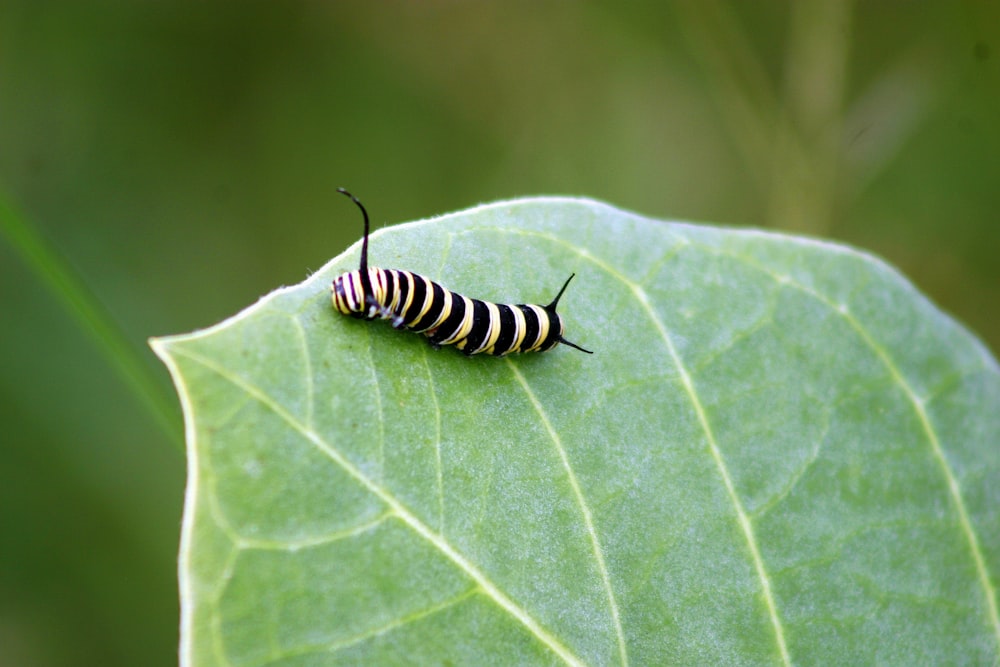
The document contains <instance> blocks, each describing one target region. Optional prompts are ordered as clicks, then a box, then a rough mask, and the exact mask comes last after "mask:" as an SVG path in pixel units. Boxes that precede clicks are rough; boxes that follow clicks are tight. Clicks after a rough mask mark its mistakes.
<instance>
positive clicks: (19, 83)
mask: <svg viewBox="0 0 1000 667" xmlns="http://www.w3.org/2000/svg"><path fill="white" fill-rule="evenodd" d="M340 185H343V186H346V187H348V188H350V189H351V190H352V191H354V192H355V193H356V194H357V195H359V196H360V197H361V198H362V200H363V201H364V202H366V204H367V206H368V208H369V210H370V211H371V213H372V214H373V218H374V219H375V221H376V223H377V224H382V223H385V222H390V221H391V222H399V221H404V220H414V219H419V218H422V217H426V216H429V215H432V214H437V213H443V212H448V211H453V210H457V209H461V208H465V207H468V206H470V205H473V204H476V203H479V202H485V201H490V200H495V199H499V198H509V197H516V196H522V195H532V194H579V195H587V196H591V197H596V198H599V199H603V200H606V201H608V202H610V203H612V204H615V205H618V206H621V207H623V208H628V209H632V210H635V211H638V212H641V213H645V214H648V215H651V216H655V217H660V218H669V219H690V220H698V221H710V222H719V223H725V224H732V225H753V226H763V227H771V228H776V229H784V230H790V231H793V232H796V233H804V234H810V235H815V236H820V237H824V238H831V239H836V240H840V241H845V242H848V243H851V244H853V245H856V246H859V247H861V248H865V249H868V250H871V251H873V252H875V253H877V254H879V255H881V256H883V257H885V258H886V259H888V260H889V261H890V262H892V263H893V264H895V265H896V266H898V267H899V268H900V269H901V270H902V271H903V272H904V273H906V274H907V275H908V276H909V277H910V278H911V279H912V280H913V281H914V282H915V283H916V284H917V285H918V286H919V287H920V288H921V289H922V290H923V291H924V292H925V293H927V294H928V295H929V296H930V297H931V298H932V299H934V300H935V301H936V302H937V303H938V304H940V305H941V306H942V307H943V308H944V309H945V310H947V311H949V312H951V313H953V314H955V315H956V316H957V317H958V318H959V319H961V320H963V321H964V322H965V323H967V324H968V325H969V326H970V327H971V328H972V329H973V330H975V331H976V332H977V333H978V334H979V335H980V336H981V337H982V338H983V339H984V340H985V341H986V342H987V344H988V345H989V346H990V347H991V349H993V350H994V351H996V350H998V349H1000V309H998V299H997V289H998V287H1000V262H998V261H997V252H998V250H1000V225H998V224H997V223H998V212H1000V3H997V2H951V1H945V0H939V1H936V2H895V3H892V2H879V3H866V4H852V3H848V2H839V1H825V0H817V1H815V2H803V3H794V2H732V3H717V2H698V1H692V2H684V3H670V2H658V3H646V4H639V3H616V2H572V3H571V2H548V1H544V2H515V3H511V2H507V3H499V2H497V3H485V2H460V1H458V0H454V1H439V2H414V1H412V0H410V1H406V2H321V1H319V0H315V1H312V2H285V3H278V2H272V1H266V2H265V1H259V0H258V1H242V2H235V1H234V2H206V1H203V0H199V1H197V2H195V1H191V2H177V1H174V2H125V1H118V2H109V1H96V2H69V1H62V2H37V1H32V0H25V1H20V2H10V1H0V198H3V199H6V201H7V204H8V206H10V207H11V210H12V211H14V212H15V213H12V212H11V210H8V211H7V212H6V213H4V214H3V223H2V225H0V230H2V232H3V233H2V235H0V299H2V301H0V307H2V310H0V336H2V339H0V341H2V345H0V364H2V392H3V395H2V397H0V399H2V400H0V419H2V425H3V426H2V433H3V435H2V442H3V445H2V458H0V518H2V524H0V665H2V666H3V667H7V666H10V665H33V666H42V667H45V666H49V665H137V664H143V665H169V664H173V663H175V661H176V643H177V615H178V602H177V593H176V580H175V577H176V574H175V571H176V565H175V558H176V550H177V541H178V532H179V522H180V513H181V504H182V494H183V484H184V461H183V453H182V452H181V450H180V449H179V443H180V439H181V423H180V419H179V411H178V410H177V407H176V400H175V398H174V395H173V390H172V388H171V387H170V385H169V381H168V378H167V375H166V372H165V370H164V369H162V368H161V367H160V365H159V364H158V362H157V361H156V360H155V359H154V358H153V356H152V354H151V353H150V352H149V351H148V349H147V348H146V347H145V340H146V339H147V338H148V337H149V336H152V335H159V334H168V333H178V332H184V331H188V330H191V329H195V328H199V327H205V326H208V325H210V324H213V323H215V322H217V321H218V320H220V319H222V318H224V317H226V316H228V315H231V314H233V313H235V312H237V311H238V310H240V309H242V308H243V307H245V306H247V305H249V304H251V303H252V302H254V301H255V300H256V299H257V298H258V297H259V296H261V295H263V294H265V293H267V292H268V291H270V290H272V289H273V288H275V287H277V286H279V285H284V284H292V283H296V282H298V281H300V280H302V279H303V278H305V277H306V276H307V275H308V273H309V272H310V271H313V270H315V269H317V268H319V267H320V266H321V265H323V264H324V263H325V262H326V261H327V260H328V259H329V258H331V257H332V256H334V255H335V254H337V253H339V252H340V251H342V250H343V249H344V248H345V247H346V246H347V245H348V244H349V243H350V242H352V241H354V240H356V239H357V238H358V237H359V235H360V231H361V230H360V221H359V218H358V215H357V211H356V210H355V209H354V208H353V207H352V206H351V205H350V204H349V203H348V202H346V201H344V200H343V198H341V197H339V196H337V195H336V193H335V191H334V189H335V187H336V186H340ZM607 242H608V243H614V242H615V239H614V238H608V239H607ZM38 243H41V245H38ZM377 255H378V253H377V250H376V251H375V257H374V258H373V261H374V262H375V263H376V264H377V263H378V257H377ZM60 267H63V268H62V269H60ZM404 268H405V267H404ZM63 269H64V270H65V273H63V272H62V271H63ZM57 284H59V285H63V287H62V288H59V289H62V290H63V292H62V294H63V296H59V295H58V294H57V292H58V290H54V289H53V286H54V285H57ZM65 285H70V286H72V285H76V286H77V287H78V288H83V290H84V291H83V292H81V294H83V296H82V297H81V296H80V294H77V295H76V296H73V293H72V289H73V288H72V287H70V288H66V287H65ZM66 289H70V294H69V296H66V294H67V293H66V292H65V290H66ZM87 295H89V296H87ZM81 298H83V299H84V301H83V302H81V301H79V299H81ZM74 299H75V301H74ZM88 300H89V301H88ZM91 301H92V303H93V305H94V306H95V309H94V310H92V311H90V310H87V309H86V307H84V312H85V313H89V315H86V316H85V317H84V318H83V319H81V315H79V311H78V310H74V308H73V307H72V306H71V305H70V304H72V303H77V304H79V303H84V304H86V303H89V302H91ZM88 317H89V318H90V319H89V320H88V319H87V318H88ZM85 322H89V324H85ZM101 322H104V323H107V324H111V325H113V327H115V329H114V330H113V331H118V332H119V333H118V334H117V336H119V337H120V341H119V342H118V343H116V342H115V341H116V340H118V339H116V338H115V336H116V334H114V333H110V334H109V333H104V334H100V333H98V334H95V333H94V331H95V329H94V327H95V326H96V327H98V328H99V327H100V326H101V324H100V323H101ZM95 323H96V324H95ZM100 341H104V347H102V344H101V343H100ZM109 341H110V342H109ZM108 345H110V346H111V347H112V348H114V347H115V346H116V345H117V352H115V351H113V350H112V352H110V353H109V351H108ZM123 349H124V350H126V352H127V353H128V354H131V355H133V356H132V357H129V356H128V354H125V355H124V356H123V352H122V350H123ZM113 358H114V359H118V360H119V361H118V363H113V362H112V361H111V359H113ZM128 358H134V359H137V360H138V361H137V362H136V363H135V364H133V365H131V366H129V365H128V363H124V364H123V362H122V360H123V359H125V360H126V361H127V359H128ZM129 377H131V378H132V379H131V380H129V379H128V378H129ZM136 387H139V388H140V389H143V390H145V392H146V393H147V395H148V396H147V397H146V398H143V394H142V391H137V389H136ZM149 397H152V398H149Z"/></svg>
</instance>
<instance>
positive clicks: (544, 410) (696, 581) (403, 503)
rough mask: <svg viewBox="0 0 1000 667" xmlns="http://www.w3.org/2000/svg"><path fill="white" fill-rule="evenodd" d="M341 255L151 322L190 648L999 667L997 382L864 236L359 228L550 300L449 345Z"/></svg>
mask: <svg viewBox="0 0 1000 667" xmlns="http://www.w3.org/2000/svg"><path fill="white" fill-rule="evenodd" d="M358 250H359V248H357V247H355V248H353V249H351V250H350V251H349V252H347V253H345V254H344V255H342V256H340V257H338V258H336V259H334V260H333V261H332V262H331V263H330V264H328V265H327V266H326V267H324V268H323V269H322V270H321V271H319V272H317V273H316V274H315V275H313V276H312V277H310V278H309V279H308V280H306V281H305V282H303V283H302V284H300V285H297V286H294V287H291V288H283V289H280V290H278V291H276V292H274V293H272V294H270V295H268V296H267V297H265V298H263V299H262V300H261V301H260V302H258V303H257V304H255V305H254V306H252V307H250V308H248V309H247V310H246V311H244V312H242V313H240V314H238V315H236V316H235V317H233V318H231V319H229V320H226V321H225V322H222V323H220V324H219V325H217V326H215V327H213V328H211V329H208V330H206V331H201V332H196V333H193V334H189V335H183V336H176V337H169V338H162V339H157V340H155V341H154V342H153V346H154V348H155V349H156V351H157V353H158V354H159V355H160V356H161V357H162V358H163V359H164V361H165V362H166V363H167V364H168V366H169V367H170V369H171V372H172V374H173V377H174V380H175V383H176V385H177V387H178V391H179V394H180V396H181V400H182V403H183V406H184V411H185V415H186V419H187V422H186V423H187V441H188V461H189V480H188V490H187V502H186V508H185V521H184V530H183V539H182V547H181V556H180V579H181V596H182V642H181V643H182V647H181V648H182V650H181V656H182V662H183V663H184V664H186V665H239V666H242V665H252V666H260V665H328V664H395V663H411V664H430V663H434V664H477V665H482V664H498V665H501V664H588V665H614V664H627V663H631V664H634V665H649V664H670V663H680V664H791V663H802V664H805V663H815V664H831V663H859V662H860V663H869V664H870V663H880V664H888V663H897V664H914V663H923V664H928V663H941V662H949V663H950V662H960V663H968V664H990V663H994V662H996V661H997V660H998V659H1000V648H998V647H1000V621H998V615H997V590H996V589H997V573H998V572H1000V510H998V508H1000V483H998V482H1000V457H998V455H997V446H998V443H1000V374H998V367H997V364H996V362H995V361H994V360H993V359H992V357H991V356H990V355H989V353H988V352H987V351H986V350H985V349H984V348H983V346H982V345H981V344H980V343H979V342H978V341H977V340H976V339H975V338H974V337H973V336H971V335H970V334H969V333H968V332H967V331H965V330H964V329H963V328H962V327H961V326H959V325H958V324H956V323H955V322H954V321H953V320H951V319H950V318H948V317H947V316H946V315H944V314H942V313H941V312H940V311H938V310H937V309H936V308H935V307H934V306H933V305H932V304H930V303H929V302H928V301H927V300H926V299H925V298H924V297H923V296H921V295H920V294H919V293H918V292H917V291H916V290H915V289H914V288H913V287H912V286H911V285H910V284H909V283H908V282H906V280H905V279H903V278H901V277H900V276H899V275H898V274H897V273H896V272H895V271H894V270H893V269H891V268H890V267H888V266H886V265H885V264H884V263H882V262H881V261H879V260H877V259H874V258H872V257H870V256H867V255H864V254H862V253H859V252H857V251H855V250H852V249H849V248H844V247H841V246H836V245H832V244H827V243H821V242H817V241H812V240H806V239H801V238H794V237H788V236H781V235H776V234H769V233H763V232H757V231H742V230H732V229H719V228H711V227H701V226H694V225H687V224H680V223H666V222H660V221H653V220H649V219H644V218H641V217H638V216H636V215H633V214H630V213H626V212H623V211H619V210H616V209H613V208H611V207H608V206H606V205H603V204H600V203H597V202H593V201H590V200H579V199H562V198H543V199H525V200H518V201H511V202H501V203H498V204H492V205H488V206H482V207H479V208H475V209H472V210H469V211H465V212H461V213H457V214H454V215H449V216H444V217H441V218H437V219H434V220H431V221H425V222H420V223H412V224H408V225H400V226H397V227H393V228H391V229H386V230H382V231H379V232H376V233H375V234H373V236H372V239H371V249H370V261H371V262H372V264H373V265H378V266H383V267H385V268H405V269H409V270H412V271H415V272H419V273H423V274H425V275H427V276H428V277H430V278H432V279H435V280H437V281H439V282H441V283H443V284H444V285H445V286H447V287H449V288H451V289H454V290H457V291H459V292H461V293H464V294H467V295H471V296H475V297H477V298H483V299H489V300H493V301H498V302H508V303H512V302H521V303H524V302H529V303H547V302H548V301H550V300H551V298H552V297H553V296H554V292H555V290H556V289H558V287H559V286H560V285H561V284H562V281H563V280H565V278H566V277H567V276H568V275H569V274H570V273H572V272H575V273H576V274H577V278H576V280H574V281H573V283H571V284H570V287H569V289H568V291H567V292H566V294H565V295H564V297H563V299H562V301H561V302H560V312H561V313H562V315H563V317H564V320H565V322H566V333H565V335H566V337H567V338H569V339H570V340H572V341H574V342H577V343H579V344H580V345H582V346H584V347H587V348H590V349H593V350H594V351H595V354H594V355H585V354H581V353H579V352H577V351H576V350H572V349H570V348H567V347H564V346H560V347H557V348H556V349H555V350H553V351H551V352H548V353H545V354H534V355H522V356H511V357H507V358H503V359H496V358H492V357H485V356H479V357H472V358H467V357H465V356H463V355H462V354H460V353H458V352H457V351H455V350H452V349H448V348H445V349H442V350H439V351H435V350H433V349H431V348H430V347H429V346H428V345H427V343H426V342H425V341H424V340H423V339H422V337H421V336H417V335H413V334H409V333H405V332H399V331H394V330H393V329H392V328H391V327H389V326H388V324H387V323H385V322H375V323H372V322H364V321H358V320H353V319H351V318H346V317H343V316H341V315H339V314H337V313H336V312H335V311H334V310H333V309H332V306H331V304H330V294H329V284H330V282H331V281H332V279H333V278H334V277H335V276H336V275H337V274H339V273H340V272H343V271H346V270H350V269H353V268H356V263H357V257H358Z"/></svg>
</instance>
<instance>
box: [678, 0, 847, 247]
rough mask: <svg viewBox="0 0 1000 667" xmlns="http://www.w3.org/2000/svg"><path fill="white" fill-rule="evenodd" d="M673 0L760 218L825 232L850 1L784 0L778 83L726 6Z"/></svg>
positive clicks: (835, 166) (837, 153)
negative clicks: (755, 193) (760, 203)
mask: <svg viewBox="0 0 1000 667" xmlns="http://www.w3.org/2000/svg"><path fill="white" fill-rule="evenodd" d="M677 7H678V9H679V10H680V11H681V12H682V16H683V17H684V19H685V20H684V22H683V23H684V25H686V26H687V28H688V40H689V44H690V46H691V48H692V51H693V52H694V54H695V55H696V56H697V57H698V59H699V61H700V63H701V66H702V67H703V68H704V69H705V71H706V77H705V80H706V82H707V86H708V90H709V91H710V93H711V94H712V95H713V97H714V98H715V100H716V104H717V106H718V109H719V113H720V114H721V116H722V119H723V122H724V123H725V124H726V126H727V128H728V130H729V135H730V137H731V138H732V141H733V145H734V146H735V147H736V149H737V150H738V151H739V152H740V154H741V156H742V158H743V161H744V163H745V164H746V166H747V170H748V173H749V174H751V177H752V178H754V179H755V181H756V186H757V189H758V190H759V191H760V192H761V193H763V198H764V201H765V202H766V204H765V206H766V211H767V214H766V224H767V225H768V226H774V227H778V228H782V229H790V230H795V231H799V232H807V233H809V234H816V235H822V234H824V233H826V232H827V231H828V230H829V227H830V224H831V222H832V219H833V216H834V215H835V209H836V202H837V184H838V180H839V179H838V175H839V171H840V164H841V137H842V130H841V122H840V118H841V115H842V113H843V108H842V107H843V94H844V86H845V78H846V66H847V57H848V55H849V44H850V35H851V29H850V20H851V7H852V5H851V2H850V0H822V1H820V2H809V3H797V4H796V3H793V4H792V5H791V16H790V21H789V28H788V45H787V54H788V55H787V57H786V59H785V62H786V63H787V64H786V71H785V80H784V84H783V89H782V90H780V91H779V90H776V86H775V85H774V84H773V83H772V81H771V77H770V76H769V75H768V73H767V69H766V68H765V66H764V64H763V63H762V62H761V59H760V55H759V50H758V49H757V48H756V47H755V46H754V45H753V44H752V43H751V41H750V39H749V37H748V36H747V34H746V33H745V30H744V28H743V27H742V26H741V23H740V21H739V20H738V19H737V18H736V17H735V16H734V15H733V9H732V7H731V6H730V5H728V4H725V3H721V2H691V3H680V4H678V6H677Z"/></svg>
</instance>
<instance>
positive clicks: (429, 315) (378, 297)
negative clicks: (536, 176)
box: [330, 188, 593, 357]
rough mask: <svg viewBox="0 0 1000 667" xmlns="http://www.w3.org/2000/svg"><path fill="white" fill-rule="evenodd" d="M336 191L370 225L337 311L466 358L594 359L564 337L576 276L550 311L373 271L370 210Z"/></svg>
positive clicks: (339, 293) (340, 281)
mask: <svg viewBox="0 0 1000 667" xmlns="http://www.w3.org/2000/svg"><path fill="white" fill-rule="evenodd" d="M337 192H340V193H341V194H343V195H345V196H347V197H350V198H351V200H352V201H353V202H354V203H355V204H357V206H358V208H360V209H361V214H362V216H364V220H365V236H364V239H363V240H362V242H361V264H360V265H359V266H358V268H357V270H355V271H348V272H346V273H343V274H341V275H339V276H337V278H336V279H334V281H333V285H332V286H331V288H330V289H331V292H332V295H333V307H334V308H335V309H336V310H337V311H338V312H340V313H342V314H344V315H349V316H351V317H356V318H359V319H365V320H374V319H383V320H390V321H391V322H392V326H393V327H394V328H396V329H403V328H405V329H409V330H410V331H414V332H416V333H422V334H423V335H425V336H427V338H428V339H429V340H430V344H431V345H432V346H433V347H434V348H439V347H441V346H442V345H454V346H455V347H456V348H458V349H459V350H461V351H462V352H464V353H465V354H466V355H472V354H479V353H480V352H484V353H486V354H491V355H493V356H496V357H502V356H503V355H505V354H509V353H511V352H545V351H546V350H551V349H552V348H553V347H555V346H556V345H558V344H559V343H562V344H563V345H569V346H570V347H572V348H575V349H577V350H580V351H581V352H586V353H587V354H593V352H591V351H590V350H585V349H584V348H582V347H580V346H579V345H577V344H576V343H571V342H570V341H568V340H566V339H565V338H563V335H562V334H563V321H562V318H561V317H559V314H558V313H557V312H556V306H558V305H559V299H560V298H561V297H562V295H563V292H565V291H566V287H567V286H568V285H569V281H570V280H573V275H576V274H573V275H570V277H569V278H567V279H566V282H565V283H563V286H562V289H560V290H559V293H558V294H556V298H554V299H552V302H551V303H550V304H548V305H547V306H539V305H534V304H523V303H519V304H516V305H505V304H500V303H490V302H489V301H481V300H480V299H470V298H469V297H467V296H462V295H461V294H458V293H456V292H452V291H451V290H449V289H447V288H445V287H442V286H441V285H439V284H438V283H436V282H434V281H432V280H429V279H428V278H425V277H424V276H421V275H418V274H415V273H412V272H410V271H401V270H399V269H379V268H375V267H369V266H368V231H369V223H368V211H366V210H365V207H364V205H362V203H361V202H360V201H358V198H357V197H355V196H354V195H352V194H351V193H350V192H348V191H347V190H345V189H344V188H337Z"/></svg>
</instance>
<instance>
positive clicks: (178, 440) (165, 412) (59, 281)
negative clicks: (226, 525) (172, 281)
mask: <svg viewBox="0 0 1000 667" xmlns="http://www.w3.org/2000/svg"><path fill="white" fill-rule="evenodd" d="M0 235H2V236H3V237H4V238H6V239H7V241H8V242H9V243H10V245H11V247H12V248H14V250H15V251H16V252H17V254H19V255H20V256H21V258H22V259H23V260H24V263H25V265H26V266H27V267H28V268H29V269H30V270H31V271H32V272H33V273H34V274H35V275H36V276H38V278H39V279H40V280H41V282H42V283H44V284H45V285H46V286H47V287H48V288H49V289H50V290H51V291H52V293H53V295H54V296H55V297H56V299H57V300H58V301H59V302H60V303H61V304H62V306H63V307H64V308H65V309H66V311H67V312H68V313H69V315H70V317H71V318H72V319H73V320H74V321H75V322H76V324H77V326H79V328H80V329H81V330H83V331H84V332H85V333H86V335H88V336H89V337H90V338H91V340H92V341H93V342H94V343H95V344H96V345H97V348H98V349H99V350H100V351H101V353H102V354H103V355H104V357H105V358H106V359H107V361H108V362H109V363H110V364H111V366H112V368H114V369H115V371H116V372H117V373H118V375H119V376H120V377H121V379H122V380H124V382H125V383H126V384H127V385H128V386H129V387H130V388H131V389H132V391H133V392H134V393H135V395H136V397H137V398H138V400H139V402H140V403H142V404H143V406H144V407H145V408H146V410H147V411H148V412H149V414H150V416H151V417H152V418H153V420H154V421H155V422H156V423H157V425H159V427H160V428H161V429H162V430H163V432H164V433H165V434H166V436H167V437H168V438H169V440H170V441H171V442H172V443H173V444H174V445H175V446H177V448H178V449H180V450H181V451H183V450H184V439H183V436H182V435H181V433H182V430H181V428H180V423H181V419H180V413H179V411H178V410H177V408H176V404H175V401H174V400H173V398H172V397H171V396H168V395H167V394H166V393H165V392H164V391H163V389H162V386H161V383H160V382H159V381H158V380H157V379H156V377H155V376H154V375H153V371H152V368H151V366H150V364H149V363H147V362H146V361H144V360H143V358H142V356H141V355H140V353H139V352H138V351H137V350H136V348H135V346H134V345H133V344H132V343H131V342H130V341H129V340H128V337H127V336H126V335H125V333H124V332H123V331H122V329H121V327H120V326H118V324H117V323H116V322H115V321H114V319H113V318H112V317H111V315H110V313H108V312H107V310H106V309H105V308H104V307H103V306H102V305H101V303H100V301H99V300H98V298H97V297H96V296H95V295H94V294H93V292H92V291H91V290H90V289H89V288H88V287H87V286H86V284H85V283H84V281H83V279H82V278H81V277H80V276H79V275H78V274H77V273H76V271H74V270H73V268H72V267H71V266H70V264H69V262H67V261H66V259H65V258H64V257H63V256H62V255H61V254H60V253H59V252H58V251H57V250H56V249H55V248H54V247H53V246H52V244H50V243H49V242H48V241H47V240H46V239H45V237H44V236H43V235H42V234H41V233H40V232H38V231H37V230H35V229H33V228H32V227H31V225H29V224H28V222H27V221H26V220H24V219H23V218H22V217H21V216H19V215H18V214H17V212H16V211H15V210H14V208H13V207H12V206H11V205H10V203H9V202H8V201H7V199H6V197H5V196H4V195H3V194H2V193H0Z"/></svg>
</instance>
